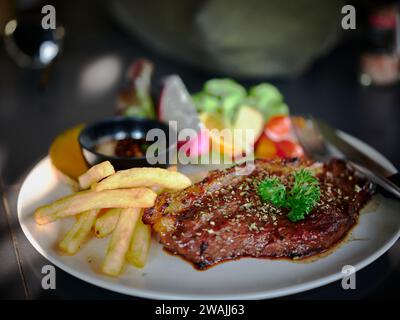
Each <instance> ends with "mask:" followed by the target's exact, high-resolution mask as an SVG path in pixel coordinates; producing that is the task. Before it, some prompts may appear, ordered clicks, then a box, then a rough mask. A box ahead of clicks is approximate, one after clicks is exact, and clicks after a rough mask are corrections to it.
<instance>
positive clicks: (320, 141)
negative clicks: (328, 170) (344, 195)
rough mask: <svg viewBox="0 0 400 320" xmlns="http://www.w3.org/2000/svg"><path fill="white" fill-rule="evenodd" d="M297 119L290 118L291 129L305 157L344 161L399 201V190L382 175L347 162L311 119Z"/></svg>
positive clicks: (357, 164) (318, 159)
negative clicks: (328, 142)
mask: <svg viewBox="0 0 400 320" xmlns="http://www.w3.org/2000/svg"><path fill="white" fill-rule="evenodd" d="M298 119H299V117H291V120H292V121H291V122H292V127H293V131H294V133H295V135H296V137H297V139H298V141H299V143H300V145H301V146H302V147H303V150H304V152H305V153H306V155H307V156H309V157H310V158H311V159H314V160H316V161H321V162H325V161H328V160H330V159H332V158H342V159H345V160H346V161H347V162H348V163H350V165H351V166H353V167H354V168H355V169H356V170H357V171H358V172H359V173H360V174H362V175H364V176H365V177H367V178H368V179H369V180H371V181H372V182H374V183H376V184H377V185H379V186H381V187H382V188H384V189H385V190H386V191H388V192H390V193H391V194H393V195H395V196H396V197H397V198H399V199H400V188H399V187H398V186H397V185H395V184H394V183H393V182H392V181H390V180H389V179H387V178H386V177H384V176H382V175H379V174H376V173H375V172H373V171H371V170H370V169H368V168H366V167H365V166H363V165H361V164H359V163H354V162H353V161H349V160H348V159H346V155H344V154H340V153H338V152H337V151H335V150H334V149H333V148H332V147H331V146H330V145H328V144H327V143H326V141H325V139H324V138H323V136H322V134H321V132H320V130H319V129H318V125H317V123H316V121H315V120H314V119H313V118H311V117H310V118H300V121H299V120H298ZM303 120H304V121H303Z"/></svg>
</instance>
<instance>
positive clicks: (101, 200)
mask: <svg viewBox="0 0 400 320" xmlns="http://www.w3.org/2000/svg"><path fill="white" fill-rule="evenodd" d="M156 197H157V194H156V193H155V192H154V191H152V190H151V189H148V188H135V189H123V190H104V191H101V192H94V191H80V192H78V193H75V194H73V195H70V196H67V197H64V198H61V199H59V200H57V201H55V202H53V203H52V204H49V205H46V206H42V207H40V208H38V209H36V211H35V213H34V217H35V221H36V223H38V224H46V223H49V222H52V221H55V220H57V219H61V218H65V217H68V216H72V215H75V214H78V213H81V212H84V211H88V210H93V209H101V208H133V207H140V208H148V207H151V206H153V205H154V201H155V199H156Z"/></svg>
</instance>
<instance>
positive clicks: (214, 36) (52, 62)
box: [0, 0, 400, 183]
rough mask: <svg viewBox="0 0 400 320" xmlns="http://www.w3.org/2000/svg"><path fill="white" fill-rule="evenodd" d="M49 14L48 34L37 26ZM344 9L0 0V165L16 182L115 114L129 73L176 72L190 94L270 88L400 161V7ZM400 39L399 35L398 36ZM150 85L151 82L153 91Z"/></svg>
mask: <svg viewBox="0 0 400 320" xmlns="http://www.w3.org/2000/svg"><path fill="white" fill-rule="evenodd" d="M46 4H51V5H54V7H55V9H56V21H57V29H56V30H43V28H41V27H40V23H41V19H42V17H43V16H44V15H43V14H42V13H41V8H42V7H43V6H44V5H46ZM344 4H349V3H345V2H344V1H341V0H328V1H324V2H323V3H321V2H320V1H317V0H299V1H290V0H279V1H261V0H252V1H248V2H244V1H240V0H230V1H224V0H201V1H198V0H197V1H195V0H190V1H189V0H159V1H155V2H154V1H139V0H129V1H128V0H114V1H106V0H102V1H89V0H82V1H69V2H68V3H67V2H65V1H41V0H18V1H17V0H1V1H0V30H1V37H3V41H2V44H1V46H0V70H1V75H2V77H1V78H0V166H1V168H2V170H3V178H4V179H5V180H6V181H7V182H9V183H12V182H14V181H15V179H17V178H18V177H19V176H20V175H21V174H22V172H23V171H24V170H26V169H27V168H28V167H29V166H30V165H32V164H33V163H34V162H35V161H36V160H37V159H39V158H40V157H41V156H43V155H44V154H45V153H46V151H47V147H48V145H49V143H50V142H51V139H52V137H54V136H55V135H56V133H57V132H59V131H60V130H62V129H64V128H67V127H68V126H71V125H73V124H76V123H77V122H86V121H92V120H94V119H99V118H101V117H103V116H107V115H110V114H112V109H113V107H114V106H115V103H116V96H117V92H118V88H120V87H121V85H122V83H123V81H124V78H125V74H126V72H127V69H128V67H129V65H130V63H131V62H132V61H133V60H134V59H136V58H139V57H146V58H147V59H149V60H152V61H153V62H154V63H155V78H156V80H157V79H161V78H162V77H163V76H165V75H168V74H171V73H176V74H179V75H180V76H181V77H182V78H183V80H184V82H185V84H186V86H187V87H188V89H189V90H190V91H197V90H199V89H200V88H201V85H202V83H203V82H204V81H205V80H207V79H209V78H211V77H227V76H229V77H233V78H234V79H236V80H239V81H240V82H241V83H242V84H244V85H245V86H249V85H251V84H254V83H257V82H259V81H265V80H267V81H270V82H272V83H273V84H275V85H277V87H278V88H279V89H280V90H281V91H282V93H283V95H284V97H285V99H286V101H287V103H288V105H289V108H290V110H291V112H292V113H303V114H307V113H311V114H313V115H315V116H319V117H322V118H324V119H325V120H327V121H328V122H329V123H331V124H332V125H334V126H336V127H338V128H340V129H343V130H345V131H347V132H349V133H351V134H354V135H355V136H357V137H359V138H361V139H363V140H365V141H366V142H368V143H370V144H371V145H373V146H374V147H376V148H377V149H378V150H380V151H381V152H383V153H384V154H385V155H386V156H387V157H389V159H390V160H392V161H393V162H394V163H399V162H400V152H399V150H398V148H397V147H398V144H397V138H398V137H399V133H400V129H399V126H398V120H400V104H399V99H400V98H399V97H400V95H399V90H398V89H399V86H398V84H397V80H398V78H399V76H398V74H399V63H398V60H399V53H398V52H399V50H398V48H397V47H398V46H397V43H396V28H398V19H397V18H396V17H398V13H397V11H398V8H397V3H396V2H395V1H373V0H368V1H353V2H351V4H352V5H353V6H354V7H355V9H356V29H355V30H343V28H342V25H341V21H342V18H343V17H344V15H343V14H342V13H341V9H342V7H343V5H344ZM397 37H398V35H397ZM154 82H155V83H157V81H154Z"/></svg>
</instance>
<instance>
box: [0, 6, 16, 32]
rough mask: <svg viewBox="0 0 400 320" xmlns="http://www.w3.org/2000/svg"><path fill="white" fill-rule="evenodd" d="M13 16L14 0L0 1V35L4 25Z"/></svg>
mask: <svg viewBox="0 0 400 320" xmlns="http://www.w3.org/2000/svg"><path fill="white" fill-rule="evenodd" d="M13 17H14V1H13V0H1V1H0V37H2V36H3V35H4V27H5V25H6V23H7V22H8V21H9V20H10V19H12V18H13Z"/></svg>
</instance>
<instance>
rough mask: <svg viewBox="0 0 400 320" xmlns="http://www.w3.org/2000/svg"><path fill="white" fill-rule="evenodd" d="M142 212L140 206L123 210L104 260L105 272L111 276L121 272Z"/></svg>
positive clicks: (103, 267)
mask: <svg viewBox="0 0 400 320" xmlns="http://www.w3.org/2000/svg"><path fill="white" fill-rule="evenodd" d="M140 212H141V209H140V208H129V209H123V210H122V211H121V213H120V215H119V219H118V223H117V225H116V227H115V229H114V231H113V234H112V236H111V239H110V243H109V245H108V248H107V254H106V257H105V258H104V261H103V265H102V272H103V273H105V274H107V275H109V276H117V275H119V274H120V273H121V270H122V268H123V266H124V262H125V256H126V253H127V251H128V249H129V244H130V240H131V238H132V233H133V229H134V228H135V225H136V222H137V221H138V219H139V218H140Z"/></svg>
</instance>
